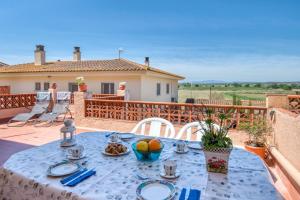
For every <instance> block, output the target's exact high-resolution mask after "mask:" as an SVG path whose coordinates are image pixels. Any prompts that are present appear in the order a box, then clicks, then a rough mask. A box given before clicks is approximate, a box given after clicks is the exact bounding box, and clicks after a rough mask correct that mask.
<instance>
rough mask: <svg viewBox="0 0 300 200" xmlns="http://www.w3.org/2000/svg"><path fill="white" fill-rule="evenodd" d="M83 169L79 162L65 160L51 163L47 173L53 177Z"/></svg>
mask: <svg viewBox="0 0 300 200" xmlns="http://www.w3.org/2000/svg"><path fill="white" fill-rule="evenodd" d="M80 169H81V166H80V165H79V164H77V163H73V162H69V161H64V162H60V163H57V164H54V165H51V166H50V167H49V168H48V170H47V175H48V176H52V177H61V176H67V175H70V174H73V173H75V172H77V171H79V170H80Z"/></svg>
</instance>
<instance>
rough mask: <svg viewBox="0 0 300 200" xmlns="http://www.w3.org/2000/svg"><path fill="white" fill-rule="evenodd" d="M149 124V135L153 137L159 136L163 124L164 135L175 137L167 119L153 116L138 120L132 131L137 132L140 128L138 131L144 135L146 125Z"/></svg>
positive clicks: (171, 125)
mask: <svg viewBox="0 0 300 200" xmlns="http://www.w3.org/2000/svg"><path fill="white" fill-rule="evenodd" d="M147 124H150V129H149V136H153V137H160V136H161V128H162V126H163V125H164V126H165V133H164V137H166V138H174V137H175V129H174V126H173V124H172V123H171V122H169V121H168V120H165V119H162V118H158V117H153V118H147V119H144V120H142V121H140V122H139V123H138V124H137V125H136V126H135V127H134V128H133V129H132V131H131V132H132V133H137V132H138V130H139V129H140V131H139V133H140V134H142V135H145V131H146V125H147Z"/></svg>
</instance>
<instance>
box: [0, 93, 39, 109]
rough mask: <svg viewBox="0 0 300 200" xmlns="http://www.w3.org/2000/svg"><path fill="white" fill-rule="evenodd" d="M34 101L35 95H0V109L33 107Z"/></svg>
mask: <svg viewBox="0 0 300 200" xmlns="http://www.w3.org/2000/svg"><path fill="white" fill-rule="evenodd" d="M35 99H36V94H2V95H0V109H10V108H21V107H28V106H33V105H34V103H35Z"/></svg>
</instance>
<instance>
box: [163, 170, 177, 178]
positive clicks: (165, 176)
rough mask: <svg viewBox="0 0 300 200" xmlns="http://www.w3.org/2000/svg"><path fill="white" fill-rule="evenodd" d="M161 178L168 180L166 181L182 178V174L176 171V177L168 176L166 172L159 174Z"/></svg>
mask: <svg viewBox="0 0 300 200" xmlns="http://www.w3.org/2000/svg"><path fill="white" fill-rule="evenodd" d="M159 175H160V176H161V177H163V178H166V179H175V178H178V177H179V176H180V172H179V171H176V173H175V175H174V176H168V175H166V173H165V172H164V171H162V172H160V174H159Z"/></svg>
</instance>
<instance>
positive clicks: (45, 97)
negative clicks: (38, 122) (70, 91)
mask: <svg viewBox="0 0 300 200" xmlns="http://www.w3.org/2000/svg"><path fill="white" fill-rule="evenodd" d="M50 96H51V94H50V93H49V92H38V93H37V100H36V103H35V105H34V106H33V108H32V110H31V112H29V113H20V114H17V115H16V116H15V117H13V118H12V119H11V120H9V121H8V123H7V126H10V127H12V126H15V127H18V126H24V125H25V124H26V123H27V122H28V121H29V120H31V119H33V118H34V117H37V116H39V115H41V114H43V113H45V112H47V109H48V106H49V102H50ZM16 122H21V123H19V124H17V125H16V124H12V123H16Z"/></svg>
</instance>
